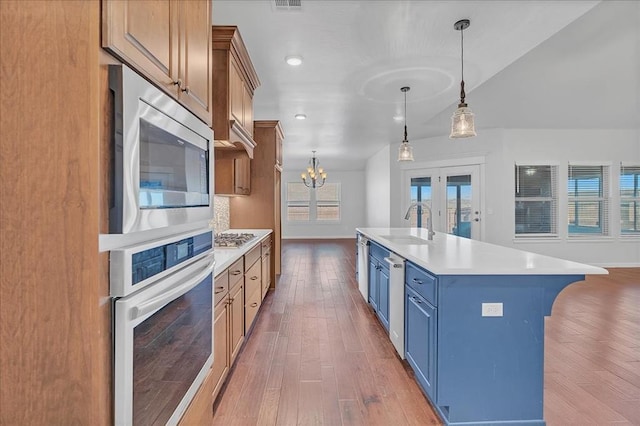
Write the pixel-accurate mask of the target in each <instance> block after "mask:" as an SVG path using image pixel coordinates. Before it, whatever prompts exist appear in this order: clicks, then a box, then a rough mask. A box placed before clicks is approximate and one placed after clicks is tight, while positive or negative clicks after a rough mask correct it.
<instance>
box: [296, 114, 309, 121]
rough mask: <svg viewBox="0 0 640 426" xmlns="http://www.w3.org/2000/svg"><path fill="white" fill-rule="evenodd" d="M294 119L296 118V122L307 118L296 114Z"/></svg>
mask: <svg viewBox="0 0 640 426" xmlns="http://www.w3.org/2000/svg"><path fill="white" fill-rule="evenodd" d="M294 117H295V118H297V119H298V120H306V119H307V116H306V115H305V114H296V115H295V116H294Z"/></svg>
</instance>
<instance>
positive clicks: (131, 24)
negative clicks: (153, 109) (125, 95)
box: [102, 0, 179, 97]
mask: <svg viewBox="0 0 640 426" xmlns="http://www.w3.org/2000/svg"><path fill="white" fill-rule="evenodd" d="M177 7H178V2H173V1H171V2H170V1H166V0H153V1H136V0H103V2H102V22H103V25H102V46H103V47H105V48H107V49H109V50H110V51H111V52H113V53H114V54H116V55H117V56H118V57H120V58H122V60H123V61H124V62H126V63H128V64H129V65H131V66H132V67H133V68H135V69H137V70H138V71H140V72H142V73H143V74H146V75H147V76H148V77H150V78H151V79H153V80H155V81H156V82H157V83H158V84H159V85H160V86H162V87H163V88H164V89H165V90H167V91H169V92H170V93H171V94H173V96H174V97H177V96H178V86H177V85H174V82H175V81H177V80H178V78H179V72H178V61H179V57H178V50H179V47H178V46H179V43H178V34H177V31H178V12H177Z"/></svg>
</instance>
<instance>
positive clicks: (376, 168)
mask: <svg viewBox="0 0 640 426" xmlns="http://www.w3.org/2000/svg"><path fill="white" fill-rule="evenodd" d="M390 149H391V147H390V146H389V145H387V146H386V147H385V148H383V149H381V150H380V151H379V152H378V153H376V154H374V155H373V156H371V157H370V158H369V159H368V160H367V164H366V169H365V177H366V209H365V214H366V216H365V223H366V226H367V227H369V228H375V227H383V228H386V227H389V226H390V224H391V198H390V197H391V179H390V177H391V171H390V166H389V164H390V158H391V151H390Z"/></svg>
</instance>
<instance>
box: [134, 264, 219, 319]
mask: <svg viewBox="0 0 640 426" xmlns="http://www.w3.org/2000/svg"><path fill="white" fill-rule="evenodd" d="M205 259H206V260H208V262H207V264H206V265H205V266H203V267H202V268H199V272H196V273H195V274H193V275H191V276H190V277H188V278H185V279H184V281H183V282H182V284H180V285H178V286H176V287H174V288H172V289H171V290H170V291H167V292H166V293H163V294H161V295H160V296H156V297H154V298H153V299H149V300H147V301H146V302H144V303H140V304H138V305H136V306H134V307H132V308H131V319H132V320H135V319H137V318H140V317H141V316H144V315H147V314H148V313H150V312H154V311H156V310H158V309H160V308H162V307H163V306H165V305H166V304H168V303H169V302H171V301H172V300H174V299H177V298H178V297H180V296H182V295H183V294H185V293H186V292H188V291H189V290H191V289H192V288H194V287H195V286H197V285H198V284H200V282H201V281H202V280H203V279H204V278H205V277H206V276H207V275H209V274H211V273H212V272H213V268H215V266H216V261H215V255H214V254H213V253H212V254H210V255H209V256H206V257H204V258H203V260H205Z"/></svg>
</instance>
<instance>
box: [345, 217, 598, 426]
mask: <svg viewBox="0 0 640 426" xmlns="http://www.w3.org/2000/svg"><path fill="white" fill-rule="evenodd" d="M357 232H358V233H359V234H360V235H359V236H360V238H359V240H362V239H368V240H370V247H371V248H370V255H369V265H370V266H369V268H368V270H367V274H368V281H369V283H370V286H369V294H368V297H366V299H368V302H369V303H371V304H372V306H373V307H374V310H376V311H377V312H378V316H379V317H380V318H381V321H382V323H383V325H385V327H387V325H386V324H385V321H384V320H385V318H389V319H390V321H389V325H388V328H389V330H390V335H391V336H393V334H394V333H395V334H396V335H397V334H398V333H400V334H403V336H402V337H403V340H404V342H403V344H402V345H400V346H398V345H396V348H401V349H400V350H399V352H401V353H400V356H401V357H403V358H404V357H406V359H407V361H408V362H409V364H410V365H411V367H412V368H413V370H414V372H415V375H416V380H417V381H418V383H419V384H420V386H421V387H422V389H423V390H424V392H425V394H426V395H427V397H428V398H429V400H430V401H431V403H432V405H433V406H434V407H435V408H436V410H437V411H438V413H439V415H440V417H441V418H442V420H443V421H444V422H445V423H446V424H449V425H462V424H464V425H488V424H501V425H503V424H504V425H506V424H518V425H544V424H545V422H544V419H543V389H544V317H545V316H548V315H551V307H552V304H553V301H554V300H555V298H556V296H557V295H558V294H559V293H560V292H561V291H562V290H563V289H564V288H565V287H566V286H568V285H569V284H571V283H573V282H577V281H582V280H584V276H585V275H587V274H607V271H606V270H605V269H602V268H599V267H595V266H590V265H585V264H580V263H576V262H571V261H566V260H561V259H557V258H552V257H548V256H543V255H539V254H535V253H529V252H524V251H520V250H515V249H511V248H507V247H502V246H497V245H494V244H488V243H483V242H480V241H474V240H469V239H466V238H460V237H456V236H453V235H448V234H444V233H436V235H435V236H434V238H433V240H431V241H429V240H428V234H427V231H426V230H424V229H416V228H411V229H409V228H358V229H357ZM385 263H387V264H388V265H389V266H385ZM399 267H404V274H403V277H404V278H403V279H400V280H393V279H389V277H390V276H392V273H393V270H394V268H399ZM385 268H387V269H386V270H385ZM389 271H391V273H389ZM362 272H363V271H359V273H362ZM398 281H399V282H398ZM400 287H402V288H400ZM385 292H386V294H385ZM394 294H396V295H397V294H400V295H401V296H400V297H401V298H399V297H396V298H395V299H394V297H393V295H394ZM385 303H386V304H387V305H386V306H385ZM385 309H386V312H387V313H388V312H390V315H386V316H385V315H384V314H385ZM394 309H395V311H396V312H397V311H398V310H400V311H401V312H402V315H401V318H402V319H403V320H402V324H397V322H398V321H396V324H394V323H393V318H394V314H393V312H394ZM381 313H382V315H381ZM397 317H398V316H397V314H396V318H397ZM397 330H401V331H400V332H398V331H397ZM396 337H397V336H396ZM392 340H393V339H392ZM394 344H395V342H394Z"/></svg>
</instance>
